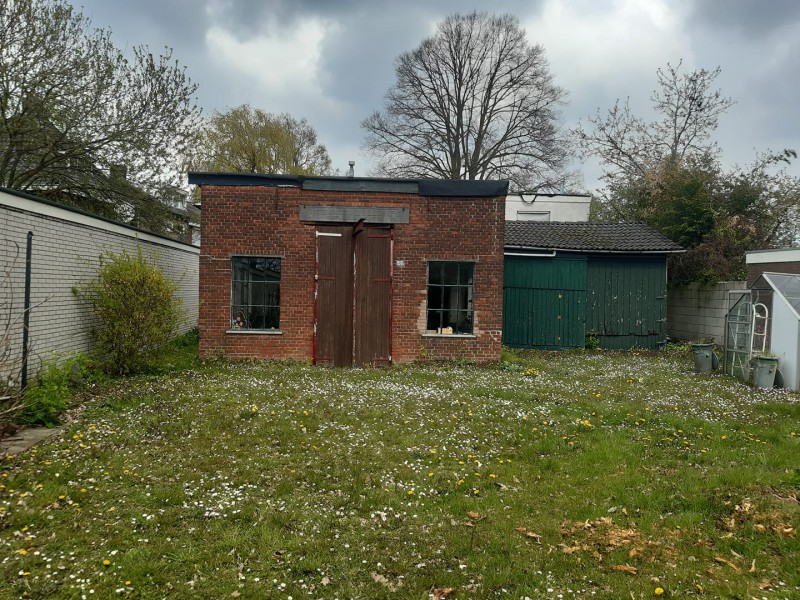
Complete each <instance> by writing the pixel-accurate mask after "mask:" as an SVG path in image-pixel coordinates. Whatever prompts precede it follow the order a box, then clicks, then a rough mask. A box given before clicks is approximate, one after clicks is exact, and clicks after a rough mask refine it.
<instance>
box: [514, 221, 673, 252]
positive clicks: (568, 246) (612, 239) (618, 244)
mask: <svg viewBox="0 0 800 600" xmlns="http://www.w3.org/2000/svg"><path fill="white" fill-rule="evenodd" d="M505 245H506V247H507V248H529V249H536V250H564V251H573V252H580V251H584V252H652V253H664V254H670V253H675V252H683V251H684V250H683V248H681V247H680V246H679V245H678V244H676V243H675V242H673V241H672V240H669V239H667V238H666V237H664V236H663V235H661V234H660V233H658V232H657V231H655V230H654V229H652V228H651V227H648V226H647V225H645V224H644V223H582V222H578V223H558V222H540V221H506V239H505Z"/></svg>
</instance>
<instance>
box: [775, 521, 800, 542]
mask: <svg viewBox="0 0 800 600" xmlns="http://www.w3.org/2000/svg"><path fill="white" fill-rule="evenodd" d="M772 531H774V532H775V533H777V534H778V535H782V536H783V537H790V538H793V537H797V531H796V530H795V528H794V527H791V526H789V525H784V524H783V523H781V524H780V525H775V526H774V527H773V528H772Z"/></svg>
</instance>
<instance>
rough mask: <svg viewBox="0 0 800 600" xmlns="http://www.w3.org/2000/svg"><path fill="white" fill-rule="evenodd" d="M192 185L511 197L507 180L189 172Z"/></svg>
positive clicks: (462, 196) (463, 196)
mask: <svg viewBox="0 0 800 600" xmlns="http://www.w3.org/2000/svg"><path fill="white" fill-rule="evenodd" d="M189 183H191V184H192V185H199V186H203V185H218V186H265V187H296V188H300V189H304V190H317V191H329V192H385V193H390V194H416V195H418V196H443V197H447V196H449V197H454V198H469V197H494V196H506V195H507V194H508V181H506V180H463V179H390V178H380V177H312V176H305V175H279V174H260V173H210V172H198V171H190V172H189Z"/></svg>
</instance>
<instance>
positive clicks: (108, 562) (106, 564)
mask: <svg viewBox="0 0 800 600" xmlns="http://www.w3.org/2000/svg"><path fill="white" fill-rule="evenodd" d="M110 565H111V561H110V560H108V559H105V560H104V561H103V566H104V567H108V566H110Z"/></svg>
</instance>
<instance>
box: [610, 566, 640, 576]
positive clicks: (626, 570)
mask: <svg viewBox="0 0 800 600" xmlns="http://www.w3.org/2000/svg"><path fill="white" fill-rule="evenodd" d="M611 568H612V569H614V570H615V571H621V572H622V573H630V574H631V575H636V574H637V573H638V572H639V569H637V568H636V567H632V566H630V565H611Z"/></svg>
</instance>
